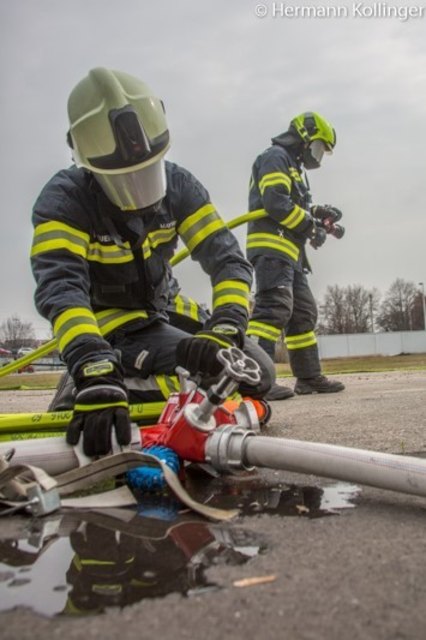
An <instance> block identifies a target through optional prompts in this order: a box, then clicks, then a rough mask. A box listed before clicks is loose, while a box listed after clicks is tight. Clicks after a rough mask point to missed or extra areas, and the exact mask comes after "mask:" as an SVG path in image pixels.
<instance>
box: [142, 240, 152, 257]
mask: <svg viewBox="0 0 426 640" xmlns="http://www.w3.org/2000/svg"><path fill="white" fill-rule="evenodd" d="M142 254H143V258H144V260H147V259H148V258H149V257H150V256H151V246H150V244H149V240H148V238H145V240H144V241H143V244H142Z"/></svg>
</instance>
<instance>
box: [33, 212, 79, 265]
mask: <svg viewBox="0 0 426 640" xmlns="http://www.w3.org/2000/svg"><path fill="white" fill-rule="evenodd" d="M88 246H89V235H88V234H87V233H84V232H83V231H79V230H78V229H74V227H70V226H69V225H67V224H65V223H63V222H57V221H56V220H51V221H50V222H43V223H42V224H39V225H38V226H37V227H36V228H35V231H34V238H33V245H32V249H31V257H33V256H36V255H38V254H39V253H44V252H46V251H55V250H61V249H62V250H65V251H70V252H71V253H74V254H76V255H78V256H81V257H82V258H85V257H86V255H87V250H88Z"/></svg>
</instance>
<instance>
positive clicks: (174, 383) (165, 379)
mask: <svg viewBox="0 0 426 640" xmlns="http://www.w3.org/2000/svg"><path fill="white" fill-rule="evenodd" d="M154 377H155V381H156V383H157V384H158V388H159V389H160V391H161V393H162V395H163V397H164V398H165V399H166V400H167V398H168V397H169V395H170V394H171V393H175V392H176V391H179V389H180V387H179V380H178V378H177V376H166V375H165V374H163V375H158V376H154Z"/></svg>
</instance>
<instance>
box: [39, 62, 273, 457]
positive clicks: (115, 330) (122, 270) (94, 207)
mask: <svg viewBox="0 0 426 640" xmlns="http://www.w3.org/2000/svg"><path fill="white" fill-rule="evenodd" d="M68 115H69V123H70V129H69V132H68V144H69V145H70V147H71V148H72V153H73V160H74V163H75V164H73V165H72V166H71V167H70V168H67V169H64V170H62V171H59V172H58V173H57V174H56V175H54V176H53V178H51V179H50V180H49V182H48V183H47V184H46V186H45V187H44V188H43V190H42V192H41V194H40V195H39V197H38V199H37V201H36V203H35V205H34V209H33V224H34V239H33V247H32V252H31V261H32V268H33V273H34V276H35V279H36V283H37V287H36V292H35V303H36V306H37V309H38V311H39V312H40V313H41V315H42V316H44V317H45V318H47V319H48V320H49V321H50V322H51V324H52V327H53V332H54V335H55V337H56V339H57V342H58V345H59V350H60V353H61V356H62V358H63V360H64V361H65V363H66V365H67V369H68V371H69V373H70V375H71V377H72V378H73V381H74V385H75V403H74V414H73V419H72V421H71V423H70V425H69V427H68V431H67V441H68V443H70V444H76V443H77V442H78V440H79V437H80V435H81V433H82V434H83V450H84V452H85V453H86V455H88V456H95V455H104V454H107V453H108V452H109V451H110V450H111V434H112V431H113V430H115V433H116V437H117V441H118V443H119V444H121V445H126V444H128V443H129V441H130V419H129V411H128V401H129V393H128V389H127V387H126V385H125V383H124V376H126V377H133V378H138V379H139V380H140V382H141V384H140V385H139V391H140V392H143V391H145V392H146V396H145V399H146V400H147V401H148V400H159V399H164V397H167V395H168V394H169V393H170V392H171V391H174V390H176V386H177V380H176V378H175V375H174V374H175V367H176V366H177V365H178V364H179V365H181V366H183V367H185V368H186V369H188V370H189V371H190V373H191V374H194V375H195V374H200V375H201V376H210V377H212V376H213V377H214V376H216V375H218V373H219V372H220V369H221V365H220V363H219V361H218V360H217V358H216V353H217V351H218V350H219V349H221V348H223V347H229V346H233V345H237V346H239V347H243V345H244V336H245V330H246V326H247V320H248V298H249V291H250V286H251V281H252V268H251V266H250V264H249V262H248V261H247V260H246V259H245V258H244V256H243V254H242V252H241V250H240V248H239V246H238V243H237V241H236V239H235V237H234V236H233V235H232V233H231V232H230V231H229V230H228V229H227V227H226V225H225V223H224V222H223V220H222V219H221V217H220V216H219V214H218V213H217V211H216V209H215V207H214V205H213V204H212V203H211V201H210V197H209V194H208V192H207V191H206V189H205V188H204V187H203V185H202V184H200V182H199V181H198V180H197V179H196V178H195V177H194V176H193V175H192V174H191V173H190V172H189V171H187V170H186V169H183V168H182V167H179V166H177V165H176V164H173V163H170V162H167V161H165V157H164V156H165V154H166V152H167V150H168V149H169V146H170V141H169V131H168V127H167V122H166V117H165V112H164V107H163V104H162V102H161V101H160V100H159V99H158V98H157V97H156V96H155V95H154V94H153V93H152V91H151V90H150V88H149V87H148V86H147V85H146V84H145V83H144V82H142V81H141V80H139V79H137V78H134V77H133V76H130V75H128V74H126V73H123V72H120V71H111V70H108V69H104V68H96V69H93V70H92V71H90V72H89V74H88V75H87V76H86V77H85V78H84V79H83V80H82V81H81V82H79V83H78V84H77V86H76V87H75V88H74V89H73V91H72V92H71V94H70V97H69V100H68ZM179 238H182V240H183V242H184V243H185V244H186V246H187V247H188V249H189V250H190V252H191V255H192V258H193V259H194V260H196V261H198V262H199V263H200V265H201V267H202V269H203V270H204V271H205V272H206V273H207V274H208V275H209V276H210V279H211V284H212V288H213V303H212V315H211V317H210V318H209V319H208V320H207V322H206V323H205V324H204V326H202V328H201V330H200V331H197V332H196V333H195V335H190V334H189V333H187V332H185V331H183V330H181V329H179V328H177V327H174V326H171V324H170V323H169V318H168V315H167V313H166V308H167V305H168V304H169V302H170V291H169V285H170V282H171V277H170V266H169V260H170V258H171V257H172V255H173V253H174V250H175V249H176V246H177V242H178V239H179ZM200 327H201V323H200ZM247 342H251V341H247ZM248 349H249V355H251V356H252V357H254V358H255V359H256V360H258V361H259V362H260V365H261V368H262V373H263V375H262V380H261V382H260V383H259V385H258V386H257V387H256V388H253V387H250V388H246V389H241V391H242V392H243V393H245V394H248V395H254V396H256V397H260V396H262V395H263V394H265V393H266V392H267V391H268V390H269V388H270V386H271V384H272V382H273V376H274V372H273V366H272V363H271V362H270V360H269V358H265V357H264V356H263V355H262V350H261V349H259V348H257V351H254V350H253V343H251V344H249V345H248ZM256 354H257V356H258V357H257V356H256ZM156 394H157V396H156ZM138 400H139V401H143V400H144V397H143V396H141V395H139V396H138Z"/></svg>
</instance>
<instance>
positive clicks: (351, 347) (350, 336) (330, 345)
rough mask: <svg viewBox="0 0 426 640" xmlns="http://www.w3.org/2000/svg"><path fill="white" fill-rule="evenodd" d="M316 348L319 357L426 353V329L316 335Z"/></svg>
mask: <svg viewBox="0 0 426 640" xmlns="http://www.w3.org/2000/svg"><path fill="white" fill-rule="evenodd" d="M318 348H319V354H320V358H346V357H348V356H370V355H381V356H395V355H398V354H400V353H426V331H395V332H389V333H345V334H339V335H332V336H329V335H327V336H318Z"/></svg>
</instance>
